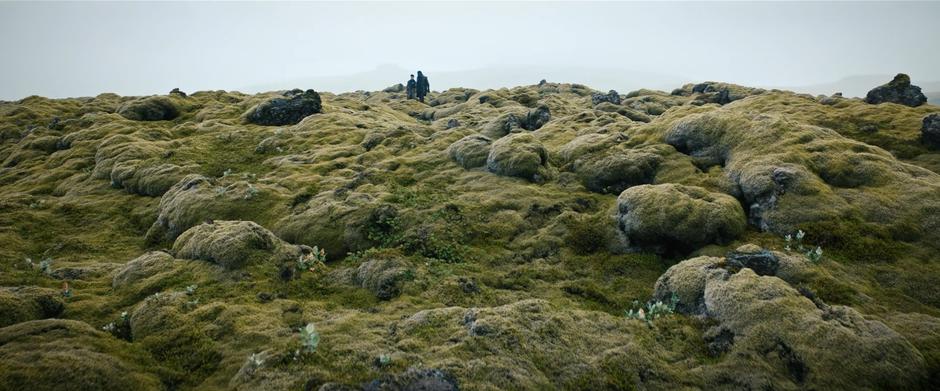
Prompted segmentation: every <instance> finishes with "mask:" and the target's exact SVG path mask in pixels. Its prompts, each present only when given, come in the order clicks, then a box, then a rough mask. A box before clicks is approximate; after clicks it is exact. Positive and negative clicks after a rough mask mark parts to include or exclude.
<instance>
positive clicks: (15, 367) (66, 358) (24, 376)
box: [0, 319, 163, 390]
mask: <svg viewBox="0 0 940 391" xmlns="http://www.w3.org/2000/svg"><path fill="white" fill-rule="evenodd" d="M154 365H155V363H153V362H152V361H151V360H150V359H149V358H148V356H147V355H146V354H145V353H143V352H142V351H140V350H139V348H137V347H135V346H134V345H132V344H129V343H127V342H124V341H122V340H120V339H117V338H114V337H112V336H111V335H109V334H106V333H103V332H101V331H97V330H95V329H94V328H93V327H91V326H89V325H88V324H86V323H83V322H79V321H75V320H64V319H47V320H35V321H30V322H24V323H19V324H16V325H13V326H8V327H4V328H0V368H2V372H0V389H4V390H62V389H69V390H161V389H163V385H162V384H161V382H160V380H159V379H158V378H157V376H155V375H154V374H152V373H151V372H150V368H153V367H154Z"/></svg>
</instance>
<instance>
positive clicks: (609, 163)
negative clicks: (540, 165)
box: [572, 148, 663, 194]
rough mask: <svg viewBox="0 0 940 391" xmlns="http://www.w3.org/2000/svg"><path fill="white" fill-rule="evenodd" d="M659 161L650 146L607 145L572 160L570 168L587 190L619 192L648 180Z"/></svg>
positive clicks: (661, 159)
mask: <svg viewBox="0 0 940 391" xmlns="http://www.w3.org/2000/svg"><path fill="white" fill-rule="evenodd" d="M662 161H663V158H662V157H661V156H660V155H659V154H657V153H656V151H655V149H653V148H646V149H627V148H611V149H608V150H607V151H604V152H603V153H597V154H591V155H587V156H584V157H582V158H580V159H578V160H575V161H574V163H573V164H572V168H573V170H574V172H575V173H577V174H578V177H579V178H580V179H581V183H582V184H584V187H586V188H587V189H588V190H590V191H593V192H597V193H607V194H620V193H621V192H623V191H624V190H626V189H627V188H629V187H631V186H636V185H642V184H648V183H652V182H653V180H654V179H655V178H656V171H657V169H658V168H659V165H660V163H662Z"/></svg>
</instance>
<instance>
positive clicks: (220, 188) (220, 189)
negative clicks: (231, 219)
mask: <svg viewBox="0 0 940 391" xmlns="http://www.w3.org/2000/svg"><path fill="white" fill-rule="evenodd" d="M226 192H228V188H227V187H225V186H217V187H216V188H215V195H216V196H218V197H221V196H224V195H225V193H226Z"/></svg>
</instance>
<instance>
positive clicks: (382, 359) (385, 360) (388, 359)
mask: <svg viewBox="0 0 940 391" xmlns="http://www.w3.org/2000/svg"><path fill="white" fill-rule="evenodd" d="M391 363H392V356H391V355H389V354H388V353H383V354H380V355H379V366H383V367H387V366H388V365H389V364H391Z"/></svg>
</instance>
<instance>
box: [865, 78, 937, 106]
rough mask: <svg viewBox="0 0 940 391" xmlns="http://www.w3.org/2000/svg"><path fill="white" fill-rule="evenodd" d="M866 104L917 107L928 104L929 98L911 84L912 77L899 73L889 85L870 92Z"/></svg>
mask: <svg viewBox="0 0 940 391" xmlns="http://www.w3.org/2000/svg"><path fill="white" fill-rule="evenodd" d="M865 102H867V103H871V104H879V103H888V102H890V103H898V104H902V105H907V106H911V107H917V106H920V105H922V104H924V103H927V97H926V96H925V95H924V94H923V93H922V92H921V91H920V87H918V86H915V85H912V84H911V77H910V76H908V75H905V74H903V73H899V74H897V76H895V77H894V79H893V80H891V81H890V82H888V84H885V85H882V86H878V87H875V89H873V90H871V91H868V95H867V96H866V97H865Z"/></svg>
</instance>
